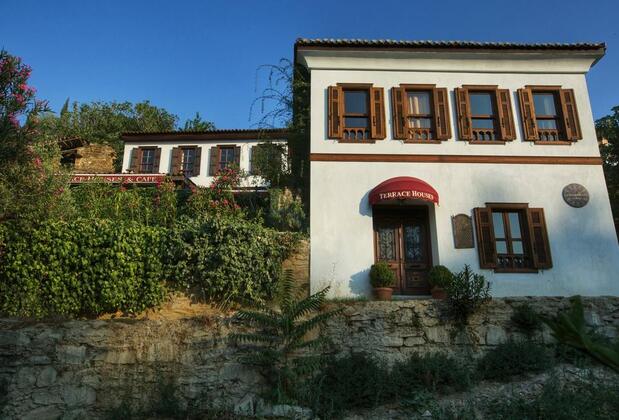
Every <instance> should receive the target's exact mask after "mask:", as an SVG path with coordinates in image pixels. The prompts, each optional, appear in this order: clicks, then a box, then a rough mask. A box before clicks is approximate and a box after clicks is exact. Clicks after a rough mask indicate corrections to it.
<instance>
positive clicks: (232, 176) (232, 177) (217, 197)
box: [187, 168, 241, 217]
mask: <svg viewBox="0 0 619 420" xmlns="http://www.w3.org/2000/svg"><path fill="white" fill-rule="evenodd" d="M240 179H241V175H240V172H239V170H238V169H236V168H226V169H223V170H221V171H219V173H218V174H217V176H216V177H215V178H214V179H213V183H212V184H211V185H210V186H209V187H206V188H204V187H193V188H192V191H191V196H190V197H189V198H188V200H187V211H188V214H189V215H191V216H194V217H198V216H201V215H205V214H211V215H212V214H221V213H237V212H239V211H240V209H241V208H240V206H239V205H238V204H237V203H236V200H235V199H234V194H233V192H232V191H233V190H236V189H237V188H238V186H239V182H240Z"/></svg>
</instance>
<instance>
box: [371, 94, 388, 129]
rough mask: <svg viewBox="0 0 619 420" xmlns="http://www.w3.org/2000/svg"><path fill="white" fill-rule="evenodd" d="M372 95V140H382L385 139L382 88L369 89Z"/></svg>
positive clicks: (383, 95)
mask: <svg viewBox="0 0 619 420" xmlns="http://www.w3.org/2000/svg"><path fill="white" fill-rule="evenodd" d="M370 94H371V95H372V96H371V98H372V109H371V113H372V138H373V139H374V140H383V139H384V138H385V137H386V130H385V93H384V90H383V88H374V87H373V88H372V89H370Z"/></svg>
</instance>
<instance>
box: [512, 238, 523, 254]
mask: <svg viewBox="0 0 619 420" xmlns="http://www.w3.org/2000/svg"><path fill="white" fill-rule="evenodd" d="M512 248H513V250H514V254H519V255H522V254H524V248H523V247H522V241H520V240H518V241H513V242H512Z"/></svg>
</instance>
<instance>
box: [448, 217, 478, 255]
mask: <svg viewBox="0 0 619 420" xmlns="http://www.w3.org/2000/svg"><path fill="white" fill-rule="evenodd" d="M451 226H452V228H453V234H454V246H455V247H456V248H457V249H461V248H473V247H474V244H473V221H472V219H471V217H470V216H467V215H466V214H457V215H455V216H452V217H451Z"/></svg>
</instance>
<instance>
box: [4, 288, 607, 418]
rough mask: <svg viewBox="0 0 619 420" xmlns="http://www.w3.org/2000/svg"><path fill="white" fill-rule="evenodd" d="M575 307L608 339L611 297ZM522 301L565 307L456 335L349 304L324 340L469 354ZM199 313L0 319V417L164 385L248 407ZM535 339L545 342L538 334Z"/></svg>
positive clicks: (400, 351)
mask: <svg viewBox="0 0 619 420" xmlns="http://www.w3.org/2000/svg"><path fill="white" fill-rule="evenodd" d="M583 301H584V304H585V307H586V308H587V309H586V315H587V320H588V322H589V323H590V324H591V325H592V326H595V327H597V328H598V330H599V331H600V332H602V333H604V334H606V335H609V336H616V335H617V327H618V326H619V298H616V297H612V298H611V297H600V298H584V299H583ZM524 302H527V303H529V304H530V305H531V306H533V307H534V308H535V309H536V310H537V311H538V312H540V313H545V314H552V313H555V312H556V311H557V310H559V309H561V308H563V307H566V306H567V305H568V301H567V299H565V298H531V299H527V298H517V299H495V300H493V301H492V302H491V303H490V304H488V305H487V306H486V307H485V308H484V310H483V311H482V312H480V313H479V314H478V315H476V316H475V317H473V319H472V320H471V323H470V325H469V326H468V327H467V328H466V329H465V330H464V332H463V331H462V330H459V329H457V328H455V327H454V326H453V325H451V324H450V322H448V321H447V320H445V319H444V317H443V316H442V315H441V314H442V305H444V303H442V302H437V301H432V300H408V301H394V302H351V303H344V304H343V305H345V306H346V308H345V311H344V313H343V316H342V317H340V318H338V319H336V320H334V321H332V322H331V323H330V325H329V327H328V331H327V332H328V334H329V336H330V337H331V339H332V340H333V343H334V346H335V347H334V349H335V351H337V352H339V353H340V354H344V353H345V352H348V351H366V352H371V353H372V354H374V355H376V356H378V357H384V358H386V359H387V360H396V359H398V358H402V357H405V356H406V355H407V354H410V353H413V352H416V351H417V352H433V351H443V352H449V353H455V352H467V353H468V354H470V355H471V356H476V355H480V354H482V353H483V351H484V350H486V349H488V348H491V347H492V346H495V345H497V344H499V343H501V342H503V341H505V340H507V339H508V338H510V337H517V336H519V333H518V332H517V331H516V329H515V328H514V326H513V325H511V322H510V317H511V314H512V312H513V309H514V308H515V307H516V306H518V305H520V304H522V303H524ZM331 305H334V303H332V304H331ZM200 308H202V309H201V310H202V313H201V314H200V311H185V313H190V314H191V316H189V317H179V313H180V312H179V310H178V308H177V309H175V310H174V311H173V313H172V315H171V316H167V315H166V313H165V311H161V312H158V313H153V314H149V315H148V316H147V317H146V319H128V318H119V319H106V320H79V321H64V322H62V321H58V322H49V321H48V322H33V321H23V320H6V319H5V320H0V384H1V386H2V388H3V389H4V394H5V395H6V396H5V397H4V400H3V401H2V403H1V404H2V405H1V406H0V410H1V411H0V418H3V419H4V418H7V419H10V418H20V419H37V420H43V419H52V418H63V419H72V418H79V417H80V416H87V417H88V418H102V417H103V416H104V414H105V413H106V412H109V410H111V409H113V408H114V407H117V406H118V405H119V404H120V403H121V402H123V401H127V402H129V403H132V404H135V405H138V406H148V404H149V402H151V401H153V400H156V399H157V398H158V397H159V396H160V395H161V394H160V391H159V389H160V386H161V384H167V383H172V384H174V388H175V395H176V397H177V398H178V399H179V401H181V402H182V403H183V404H191V405H192V406H200V405H201V404H207V403H208V402H214V403H215V404H225V405H228V406H234V405H237V407H238V406H239V403H243V404H246V405H247V404H249V403H248V401H251V400H252V395H255V394H257V393H259V392H260V390H261V386H262V384H263V382H262V379H261V377H260V375H258V374H257V372H255V371H254V370H252V369H250V368H247V367H245V366H243V365H242V364H241V363H240V362H239V353H238V349H236V348H235V347H234V346H232V345H230V343H229V341H228V340H227V337H228V336H229V334H230V333H231V332H233V331H238V330H239V328H240V327H239V326H238V325H236V324H235V323H234V322H233V321H232V319H231V314H229V313H228V314H223V313H218V312H215V311H213V310H212V308H208V309H207V308H206V307H204V305H202V306H201V307H200ZM538 338H539V339H540V340H543V341H548V340H551V338H550V336H549V334H548V332H547V331H544V332H542V333H541V334H540V336H539V337H538ZM1 394H2V393H0V395H1ZM249 405H251V404H249Z"/></svg>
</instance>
